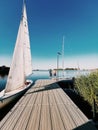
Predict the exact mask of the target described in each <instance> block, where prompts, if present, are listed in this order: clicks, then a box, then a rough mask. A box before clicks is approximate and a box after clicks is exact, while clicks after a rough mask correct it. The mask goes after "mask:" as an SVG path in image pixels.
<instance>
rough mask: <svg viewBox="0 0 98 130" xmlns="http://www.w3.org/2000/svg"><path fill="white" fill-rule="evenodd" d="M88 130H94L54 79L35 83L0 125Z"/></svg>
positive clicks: (14, 129)
mask: <svg viewBox="0 0 98 130" xmlns="http://www.w3.org/2000/svg"><path fill="white" fill-rule="evenodd" d="M83 128H84V129H83ZM87 128H89V129H90V130H96V128H95V127H94V125H93V124H92V122H90V121H89V120H88V118H87V117H86V116H85V115H84V114H83V113H82V112H81V111H80V109H79V108H78V107H77V106H76V105H75V104H74V103H73V102H72V100H71V99H70V98H69V97H68V96H67V95H66V93H65V92H64V91H63V90H62V89H61V88H60V87H59V86H58V84H56V82H55V81H54V80H37V81H36V83H35V85H34V86H33V87H31V89H29V90H28V91H27V92H26V93H25V95H24V96H23V97H22V98H21V99H20V100H19V101H18V102H17V103H16V104H15V106H14V107H13V108H12V109H11V111H10V112H9V113H8V114H7V115H6V116H5V117H4V118H3V119H2V120H1V122H0V130H73V129H77V130H82V129H83V130H87Z"/></svg>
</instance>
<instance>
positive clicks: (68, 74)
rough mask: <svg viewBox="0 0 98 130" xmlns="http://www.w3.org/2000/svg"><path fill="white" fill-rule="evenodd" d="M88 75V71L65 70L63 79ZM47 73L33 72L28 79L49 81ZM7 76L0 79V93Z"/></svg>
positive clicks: (60, 72) (60, 75) (60, 74)
mask: <svg viewBox="0 0 98 130" xmlns="http://www.w3.org/2000/svg"><path fill="white" fill-rule="evenodd" d="M88 73H90V72H89V71H77V70H66V71H64V77H65V78H72V77H76V76H78V75H86V74H88ZM59 77H62V71H59ZM49 78H50V76H49V71H33V74H32V75H31V76H29V79H31V80H33V81H34V82H35V81H36V80H37V79H49ZM6 80H7V76H5V77H3V78H0V91H1V90H3V89H4V88H5V85H6Z"/></svg>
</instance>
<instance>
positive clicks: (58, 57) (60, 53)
mask: <svg viewBox="0 0 98 130" xmlns="http://www.w3.org/2000/svg"><path fill="white" fill-rule="evenodd" d="M59 55H61V53H60V52H58V53H57V79H58V78H59Z"/></svg>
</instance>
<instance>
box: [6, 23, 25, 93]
mask: <svg viewBox="0 0 98 130" xmlns="http://www.w3.org/2000/svg"><path fill="white" fill-rule="evenodd" d="M23 51H24V50H23V22H22V21H21V22H20V27H19V31H18V36H17V40H16V46H15V49H14V55H13V59H12V64H11V67H10V71H9V75H8V79H7V84H6V89H5V93H6V92H9V91H12V90H15V89H18V88H19V87H22V86H23V84H24V80H25V77H24V67H23V66H24V60H23Z"/></svg>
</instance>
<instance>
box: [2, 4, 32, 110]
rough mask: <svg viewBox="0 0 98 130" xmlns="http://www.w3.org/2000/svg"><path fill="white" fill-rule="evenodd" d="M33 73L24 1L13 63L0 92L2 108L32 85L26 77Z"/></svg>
mask: <svg viewBox="0 0 98 130" xmlns="http://www.w3.org/2000/svg"><path fill="white" fill-rule="evenodd" d="M31 73H32V60H31V51H30V39H29V31H28V22H27V14H26V6H25V3H23V12H22V18H21V21H20V26H19V30H18V35H17V39H16V44H15V48H14V54H13V59H12V64H11V67H10V71H9V75H8V79H7V83H6V87H5V89H4V90H3V91H1V92H0V109H1V108H3V107H4V106H6V105H7V104H9V103H10V102H11V101H13V100H14V99H16V98H17V97H18V96H19V95H21V94H22V93H24V92H25V91H26V90H27V89H29V87H30V86H31V85H32V83H33V81H32V80H26V77H27V76H29V75H30V74H31Z"/></svg>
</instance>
